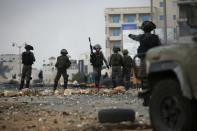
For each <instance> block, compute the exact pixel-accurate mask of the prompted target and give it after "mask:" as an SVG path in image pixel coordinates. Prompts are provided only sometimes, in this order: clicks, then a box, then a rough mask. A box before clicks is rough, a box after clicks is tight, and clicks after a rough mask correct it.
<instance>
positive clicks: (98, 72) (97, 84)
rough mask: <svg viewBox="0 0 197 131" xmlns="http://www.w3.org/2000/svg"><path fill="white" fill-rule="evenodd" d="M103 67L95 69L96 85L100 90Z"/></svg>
mask: <svg viewBox="0 0 197 131" xmlns="http://www.w3.org/2000/svg"><path fill="white" fill-rule="evenodd" d="M101 69H102V68H101V67H93V72H94V80H95V85H96V87H97V88H99V83H100V78H101Z"/></svg>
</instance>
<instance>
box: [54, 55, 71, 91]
mask: <svg viewBox="0 0 197 131" xmlns="http://www.w3.org/2000/svg"><path fill="white" fill-rule="evenodd" d="M66 52H67V51H66ZM70 65H71V62H70V60H69V58H68V56H67V53H62V55H61V56H59V57H58V58H57V62H56V64H55V67H56V68H57V75H56V77H55V81H54V88H53V90H56V89H57V84H58V81H59V79H60V77H61V75H62V76H63V78H64V89H66V88H67V82H68V74H67V69H68V68H69V67H70Z"/></svg>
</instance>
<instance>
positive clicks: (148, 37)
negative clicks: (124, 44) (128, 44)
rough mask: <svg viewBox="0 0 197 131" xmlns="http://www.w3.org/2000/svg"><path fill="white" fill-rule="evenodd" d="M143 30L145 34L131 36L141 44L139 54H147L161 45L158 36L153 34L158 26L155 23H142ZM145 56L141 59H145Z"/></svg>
mask: <svg viewBox="0 0 197 131" xmlns="http://www.w3.org/2000/svg"><path fill="white" fill-rule="evenodd" d="M141 29H142V30H143V31H144V34H140V35H133V34H129V37H130V38H131V39H133V40H136V41H139V42H140V46H139V47H138V49H137V53H138V54H145V53H146V52H147V51H148V50H149V49H150V48H153V47H155V46H159V45H161V42H160V39H159V37H158V35H155V34H151V31H152V30H154V29H156V25H155V24H154V23H153V22H151V21H144V22H143V23H142V26H141ZM144 56H145V55H142V56H141V59H143V58H144Z"/></svg>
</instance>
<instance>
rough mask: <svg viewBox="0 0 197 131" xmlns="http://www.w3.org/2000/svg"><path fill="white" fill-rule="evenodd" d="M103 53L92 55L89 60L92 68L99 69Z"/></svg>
mask: <svg viewBox="0 0 197 131" xmlns="http://www.w3.org/2000/svg"><path fill="white" fill-rule="evenodd" d="M103 59H104V58H103V53H102V52H99V53H96V52H95V53H94V54H92V56H91V58H90V62H91V63H92V65H93V66H94V67H101V66H102V65H103Z"/></svg>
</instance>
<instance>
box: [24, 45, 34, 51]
mask: <svg viewBox="0 0 197 131" xmlns="http://www.w3.org/2000/svg"><path fill="white" fill-rule="evenodd" d="M25 49H26V50H34V48H33V46H31V45H27V44H26V45H25Z"/></svg>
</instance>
